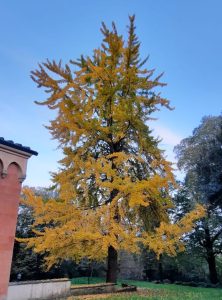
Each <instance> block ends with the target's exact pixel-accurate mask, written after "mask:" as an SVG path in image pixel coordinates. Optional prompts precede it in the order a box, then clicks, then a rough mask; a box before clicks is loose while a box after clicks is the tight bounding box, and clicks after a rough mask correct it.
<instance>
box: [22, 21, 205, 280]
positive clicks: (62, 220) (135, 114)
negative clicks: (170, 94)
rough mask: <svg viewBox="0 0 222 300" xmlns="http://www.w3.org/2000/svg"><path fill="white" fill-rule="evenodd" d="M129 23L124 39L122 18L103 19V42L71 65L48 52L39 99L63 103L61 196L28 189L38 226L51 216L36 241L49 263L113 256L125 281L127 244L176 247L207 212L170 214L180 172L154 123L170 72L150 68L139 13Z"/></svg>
mask: <svg viewBox="0 0 222 300" xmlns="http://www.w3.org/2000/svg"><path fill="white" fill-rule="evenodd" d="M128 29H129V30H128V39H127V41H126V42H124V40H123V37H122V36H121V35H119V34H118V32H117V29H116V26H115V24H112V29H111V30H109V29H108V28H107V27H106V26H105V25H104V24H102V29H101V31H102V34H103V43H102V44H101V47H100V48H98V49H96V50H94V53H93V56H92V57H86V58H85V57H83V56H81V58H80V59H79V60H77V61H71V62H70V64H69V65H68V64H66V65H65V66H64V67H63V66H62V63H61V62H59V63H56V62H55V61H52V62H50V61H49V60H48V61H47V62H45V63H42V64H40V65H39V69H38V70H36V71H33V72H32V79H33V80H34V81H35V82H36V83H37V85H38V86H39V87H44V88H46V92H47V93H48V98H47V99H46V100H45V101H44V102H38V104H42V105H46V106H48V108H49V109H53V110H56V111H57V117H56V118H55V119H54V120H52V121H51V123H50V126H49V127H48V128H49V130H50V132H51V134H52V136H53V138H55V139H57V140H58V142H59V145H60V147H61V148H62V149H63V153H64V158H63V159H62V160H61V161H60V164H61V168H60V170H59V171H58V172H57V173H55V174H54V175H53V181H54V184H55V185H56V187H57V189H58V191H59V200H54V199H52V200H51V201H47V202H44V201H42V199H41V197H37V196H35V195H34V194H33V193H31V192H30V191H26V192H25V193H26V200H25V203H26V204H29V205H31V206H32V207H33V210H34V214H35V223H34V226H39V224H45V226H46V227H45V228H44V229H43V230H39V231H37V230H35V233H36V234H37V237H36V238H33V239H28V240H26V241H27V242H28V245H29V246H34V247H35V250H36V251H37V252H44V251H45V252H47V254H48V255H47V264H48V265H49V266H51V265H52V264H54V263H55V262H56V261H58V260H59V259H67V258H72V259H74V260H76V261H78V260H80V259H82V258H84V257H88V259H95V260H101V259H104V258H105V257H108V262H107V266H108V270H107V281H108V282H116V277H117V253H118V251H119V250H126V251H129V252H138V251H139V249H140V248H139V243H143V244H144V245H145V246H146V247H150V248H151V249H153V250H154V251H156V252H157V253H158V254H161V253H162V252H163V251H168V252H169V253H170V254H175V252H176V249H178V248H181V247H182V244H180V239H179V234H181V233H182V232H184V231H186V230H189V229H190V228H191V227H192V218H197V217H198V213H199V212H201V209H200V210H199V212H197V211H195V212H192V213H191V214H190V215H189V216H187V217H185V218H183V219H182V220H181V221H180V222H178V224H177V225H172V224H170V222H169V218H168V213H167V210H168V208H169V207H170V206H171V200H170V197H169V186H170V185H172V184H174V177H173V174H172V169H171V164H170V163H169V162H167V161H166V160H165V158H164V156H163V153H162V151H161V150H159V148H158V140H157V139H155V138H154V137H153V136H152V133H151V130H150V129H149V126H148V124H149V122H150V121H151V120H152V114H153V113H154V112H156V111H157V110H158V109H159V107H160V106H162V107H166V108H170V107H169V101H168V100H167V99H164V98H162V97H161V96H160V95H159V94H158V93H156V92H155V88H157V87H162V86H164V84H163V83H161V82H160V81H159V80H160V77H161V75H160V76H157V77H154V78H153V79H152V76H153V74H154V70H147V69H146V68H143V66H144V64H145V63H146V61H147V59H145V60H141V59H140V56H139V48H140V43H139V41H138V39H137V37H136V35H135V26H134V16H132V17H130V25H129V28H128ZM72 67H73V70H71V68H72ZM156 226H159V227H158V228H157V229H156ZM173 233H174V238H173V237H172V236H173ZM163 236H164V240H163ZM163 241H164V242H163Z"/></svg>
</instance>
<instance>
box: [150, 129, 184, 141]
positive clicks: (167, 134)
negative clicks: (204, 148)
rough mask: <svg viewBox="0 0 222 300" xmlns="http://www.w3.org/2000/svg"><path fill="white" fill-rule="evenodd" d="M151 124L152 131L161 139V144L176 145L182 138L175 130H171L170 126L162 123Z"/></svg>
mask: <svg viewBox="0 0 222 300" xmlns="http://www.w3.org/2000/svg"><path fill="white" fill-rule="evenodd" d="M153 125H154V126H152V129H153V133H154V134H155V135H156V136H158V137H159V138H160V139H161V140H162V142H161V144H162V145H164V144H166V145H170V146H176V145H177V144H179V143H180V141H181V140H182V137H181V136H180V135H179V134H177V133H176V132H174V131H172V130H171V129H170V128H168V127H166V126H164V125H156V124H153Z"/></svg>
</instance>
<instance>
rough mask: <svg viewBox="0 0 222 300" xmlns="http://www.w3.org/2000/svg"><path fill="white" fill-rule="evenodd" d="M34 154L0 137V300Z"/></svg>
mask: <svg viewBox="0 0 222 300" xmlns="http://www.w3.org/2000/svg"><path fill="white" fill-rule="evenodd" d="M32 155H38V153H37V152H35V151H33V150H31V149H30V148H29V147H24V146H22V145H21V144H16V143H14V142H12V141H6V140H4V139H3V138H0V300H5V299H6V297H7V289H8V282H9V276H10V269H11V260H12V253H13V245H14V238H15V229H16V222H17V213H18V205H19V197H20V192H21V185H22V182H23V180H24V179H25V177H26V167H27V161H28V159H29V158H30V157H31V156H32Z"/></svg>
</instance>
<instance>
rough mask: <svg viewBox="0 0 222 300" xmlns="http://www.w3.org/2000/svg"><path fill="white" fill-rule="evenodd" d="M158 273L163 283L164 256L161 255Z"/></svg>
mask: <svg viewBox="0 0 222 300" xmlns="http://www.w3.org/2000/svg"><path fill="white" fill-rule="evenodd" d="M158 273H159V280H160V282H163V259H162V254H160V258H159V262H158Z"/></svg>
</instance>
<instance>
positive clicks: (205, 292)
mask: <svg viewBox="0 0 222 300" xmlns="http://www.w3.org/2000/svg"><path fill="white" fill-rule="evenodd" d="M71 282H72V284H87V283H88V280H87V277H86V278H84V277H82V278H74V279H72V281H71ZM102 282H104V279H102V278H96V277H95V278H90V283H102ZM118 283H119V284H121V283H128V284H132V285H136V286H137V287H138V288H142V289H139V290H138V293H126V294H125V293H124V294H118V295H111V296H108V297H107V296H106V297H103V296H101V297H100V296H99V295H98V296H97V298H96V299H110V300H111V299H113V300H114V299H115V300H137V299H138V300H143V299H144V300H145V299H150V300H222V289H219V288H200V287H189V286H181V285H175V284H154V283H151V282H146V281H134V280H120V281H119V282H118ZM89 299H90V298H89Z"/></svg>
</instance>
